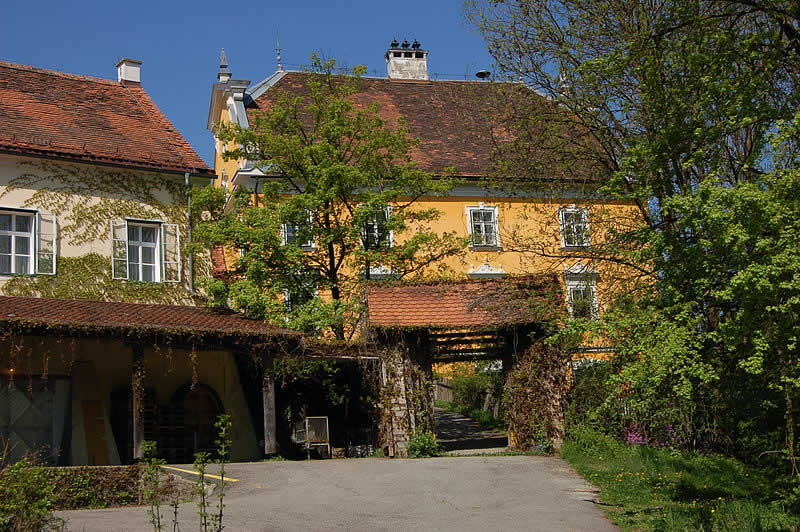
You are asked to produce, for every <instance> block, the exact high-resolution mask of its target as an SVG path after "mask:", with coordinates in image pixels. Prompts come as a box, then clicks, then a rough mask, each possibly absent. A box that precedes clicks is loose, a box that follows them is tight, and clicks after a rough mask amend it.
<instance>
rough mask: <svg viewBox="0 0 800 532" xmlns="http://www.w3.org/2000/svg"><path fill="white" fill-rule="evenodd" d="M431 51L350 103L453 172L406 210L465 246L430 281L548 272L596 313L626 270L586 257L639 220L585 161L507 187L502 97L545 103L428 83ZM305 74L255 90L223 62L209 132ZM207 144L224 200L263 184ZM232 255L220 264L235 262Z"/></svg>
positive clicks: (395, 55)
mask: <svg viewBox="0 0 800 532" xmlns="http://www.w3.org/2000/svg"><path fill="white" fill-rule="evenodd" d="M428 55H429V52H428V51H427V50H424V49H422V48H421V46H419V43H417V42H415V43H414V44H413V45H410V44H409V43H408V42H404V43H403V44H402V45H400V44H398V43H397V42H393V43H392V44H391V46H390V48H389V49H388V50H387V51H386V53H385V59H386V64H387V74H388V75H387V77H363V78H362V79H361V81H360V86H359V90H358V91H357V93H356V94H354V95H353V100H354V101H355V102H356V103H357V105H363V106H366V105H368V104H377V105H378V106H379V111H378V112H379V114H380V116H381V118H383V119H384V120H385V121H386V122H387V123H390V124H391V123H394V122H396V121H397V120H403V121H404V123H405V124H406V126H407V127H408V130H409V133H410V136H411V137H414V138H416V139H418V140H419V144H418V145H417V146H416V147H415V148H414V149H413V150H412V152H411V157H412V159H413V160H414V162H416V163H417V164H418V166H419V167H420V168H421V169H423V170H425V171H428V172H430V173H432V174H433V175H434V176H442V175H452V174H454V175H455V177H456V178H457V180H458V183H459V184H458V185H457V186H456V187H455V188H454V189H453V190H452V191H451V192H450V193H449V194H448V195H444V196H443V195H439V196H433V195H430V196H424V197H421V198H418V199H417V200H416V201H415V203H414V207H415V208H418V209H420V210H424V209H430V208H433V209H436V210H438V211H439V213H440V217H439V218H438V220H436V221H435V222H433V223H432V226H433V229H434V230H436V231H438V232H441V233H444V232H455V233H456V234H457V235H458V236H461V237H464V238H465V239H466V241H467V242H468V244H467V245H466V246H465V248H464V250H463V253H461V254H459V255H457V256H451V257H447V258H445V259H443V260H442V261H441V263H440V264H437V268H436V270H437V274H440V273H441V272H442V271H447V272H449V273H450V274H452V275H453V276H455V277H456V278H459V277H461V278H465V279H466V278H472V279H489V278H500V277H505V276H514V275H526V274H535V273H545V272H550V273H556V274H557V275H558V277H559V278H560V279H561V281H562V283H563V289H564V294H565V303H566V305H567V307H568V308H569V311H570V312H571V313H572V315H574V316H576V317H588V318H591V317H594V316H597V315H598V313H599V312H600V311H601V309H602V307H603V302H604V300H609V299H610V297H611V295H612V294H613V292H614V291H615V290H619V289H624V282H625V279H626V276H627V275H629V274H630V272H629V271H626V269H625V268H624V267H615V266H613V265H609V264H600V263H596V261H594V260H592V255H593V253H592V250H593V249H595V248H597V247H598V246H599V245H601V244H602V243H604V242H606V241H608V240H609V238H613V237H612V236H611V235H613V233H614V230H615V229H621V228H629V227H631V226H635V225H637V224H640V223H641V213H639V212H638V210H637V207H636V206H634V205H633V204H631V203H626V202H624V201H613V200H611V199H609V198H607V197H603V196H602V195H601V194H599V193H598V189H599V185H600V184H601V183H602V180H603V178H604V177H606V176H607V171H605V170H604V169H601V168H600V167H599V166H598V167H594V168H593V167H592V166H591V165H587V164H586V163H585V160H586V159H587V158H580V160H579V158H576V160H575V161H567V164H566V168H567V169H566V171H560V172H558V173H553V174H552V175H550V176H545V177H544V178H542V176H536V177H535V178H534V177H533V176H524V175H523V176H521V179H506V177H509V176H504V175H502V173H500V174H498V170H497V168H498V165H497V164H496V159H497V158H498V157H500V152H501V150H499V149H498V146H499V145H502V144H503V143H504V142H505V141H507V140H508V139H510V138H512V137H513V136H514V132H513V130H510V129H509V128H508V125H507V122H506V121H504V120H503V119H504V113H505V112H507V109H508V105H507V103H508V102H507V101H505V100H504V98H506V97H507V96H508V94H513V95H514V96H513V97H514V98H521V99H523V100H526V102H525V105H530V102H535V104H536V105H547V102H545V101H544V98H542V97H541V96H539V95H538V94H536V93H534V92H532V91H530V90H527V89H525V88H524V87H522V86H513V84H494V83H490V82H487V81H454V80H435V79H430V76H429V74H428V66H427V65H428ZM313 75H314V74H311V73H308V72H295V71H286V70H283V69H282V68H279V69H278V71H276V72H275V73H273V74H272V75H270V76H269V77H267V78H266V79H264V80H262V81H260V82H258V83H255V84H252V83H251V82H250V81H249V80H239V79H234V78H233V77H232V74H231V71H230V69H229V67H228V64H227V58H225V57H224V54H223V61H222V64H221V66H220V71H219V73H218V82H217V83H215V84H214V85H213V88H212V96H211V104H210V108H209V115H208V127H209V130H211V131H212V132H213V131H214V130H215V127H216V126H217V125H218V124H235V125H238V126H241V127H244V128H248V127H250V124H252V123H253V121H254V118H255V117H256V116H257V115H258V114H259V113H263V112H264V111H265V110H266V109H269V108H270V106H272V105H274V104H275V102H276V101H277V99H278V97H279V95H281V94H288V95H290V96H303V95H306V94H307V93H308V91H307V84H308V80H309V76H313ZM509 87H510V89H511V90H507V89H509ZM503 89H506V90H503ZM215 146H216V154H215V160H214V169H215V172H216V174H217V176H218V180H217V182H216V183H217V185H218V186H222V187H225V188H226V189H227V190H229V191H231V192H232V191H233V190H234V189H236V188H238V187H246V188H248V189H250V190H253V189H254V183H255V182H256V181H257V180H261V179H264V178H265V177H266V174H265V173H264V171H263V169H261V168H258V167H256V166H255V165H254V164H252V163H251V162H249V161H246V160H231V159H226V158H224V157H223V153H224V152H225V150H226V149H232V148H233V147H232V146H225V145H223V144H222V143H221V142H220V141H219V140H216V144H215ZM515 156H517V157H520V158H523V159H524V158H526V157H527V155H526V154H524V153H518V154H515ZM595 169H596V170H597V171H596V172H595V171H594V170H595ZM390 236H391V238H390V240H392V239H393V235H390ZM397 238H398V239H402V238H404V236H403V235H399V236H398V237H397ZM394 241H395V242H399V241H401V240H394ZM228 258H229V260H228V264H230V263H231V261H233V260H235V256H229V257H228ZM391 273H392V272H391V271H377V270H376V271H375V272H372V275H371V278H372V279H375V278H391V277H392V275H391ZM595 347H600V346H595ZM600 351H602V349H600Z"/></svg>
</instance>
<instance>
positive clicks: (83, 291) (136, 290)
mask: <svg viewBox="0 0 800 532" xmlns="http://www.w3.org/2000/svg"><path fill="white" fill-rule="evenodd" d="M56 272H58V273H57V275H36V276H30V275H19V276H14V277H12V278H11V279H10V280H8V281H7V282H6V284H5V285H3V287H2V291H3V292H4V293H5V294H6V295H9V296H27V297H54V298H60V299H89V300H92V301H122V302H129V303H161V304H180V303H185V302H186V300H187V297H188V292H187V291H186V288H185V287H184V286H182V285H180V284H174V283H148V282H144V281H120V280H115V279H112V278H111V260H110V258H109V257H104V256H103V255H100V254H98V253H87V254H86V255H81V256H79V257H58V258H57V269H56Z"/></svg>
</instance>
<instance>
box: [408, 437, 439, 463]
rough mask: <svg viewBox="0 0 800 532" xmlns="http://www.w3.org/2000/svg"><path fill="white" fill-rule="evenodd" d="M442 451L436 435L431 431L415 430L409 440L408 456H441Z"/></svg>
mask: <svg viewBox="0 0 800 532" xmlns="http://www.w3.org/2000/svg"><path fill="white" fill-rule="evenodd" d="M441 452H442V449H441V447H439V442H437V441H436V435H435V434H434V433H433V432H430V431H427V430H426V431H422V432H415V433H414V435H413V436H411V439H410V440H408V457H409V458H425V457H428V456H439V455H440V454H441Z"/></svg>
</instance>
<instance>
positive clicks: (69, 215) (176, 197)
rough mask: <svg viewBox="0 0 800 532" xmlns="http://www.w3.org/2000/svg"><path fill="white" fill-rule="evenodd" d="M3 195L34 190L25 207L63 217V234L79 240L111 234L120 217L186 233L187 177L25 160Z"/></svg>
mask: <svg viewBox="0 0 800 532" xmlns="http://www.w3.org/2000/svg"><path fill="white" fill-rule="evenodd" d="M19 165H20V169H21V171H22V173H21V174H20V175H19V176H17V177H14V178H12V179H11V180H10V181H9V183H8V185H7V186H6V187H5V190H4V191H3V192H0V200H2V199H3V198H4V197H6V196H7V195H9V194H11V193H13V192H15V191H19V190H31V191H33V193H32V194H31V195H30V196H29V197H28V198H27V199H25V200H24V202H23V203H22V205H19V206H20V207H27V208H38V209H44V210H46V211H48V212H50V213H52V214H54V215H56V216H57V217H58V220H59V232H60V237H61V238H62V239H63V240H64V241H65V242H67V243H68V244H69V245H73V246H77V245H81V244H87V243H89V242H93V241H95V240H107V239H108V235H109V222H110V220H112V219H115V218H125V217H130V218H139V219H143V220H156V219H157V220H162V221H164V222H167V223H174V224H178V226H179V227H180V229H181V232H182V234H186V232H185V230H186V223H187V220H186V202H187V193H186V187H185V185H184V183H183V180H182V179H179V178H176V177H175V176H165V175H163V174H161V175H160V174H156V173H144V172H135V171H132V170H125V169H117V168H112V167H99V166H89V165H86V166H83V165H73V164H62V163H57V162H53V161H24V162H21V163H19Z"/></svg>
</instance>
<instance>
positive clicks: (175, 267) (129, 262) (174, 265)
mask: <svg viewBox="0 0 800 532" xmlns="http://www.w3.org/2000/svg"><path fill="white" fill-rule="evenodd" d="M111 240H112V245H113V249H112V258H111V261H112V270H113V271H112V274H113V275H112V276H113V278H114V279H122V280H128V281H147V282H156V283H158V282H166V283H177V282H179V281H180V280H181V260H180V239H179V236H178V226H177V225H175V224H165V223H161V222H157V221H154V222H150V221H140V220H113V221H112V222H111Z"/></svg>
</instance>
